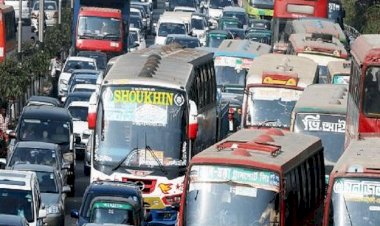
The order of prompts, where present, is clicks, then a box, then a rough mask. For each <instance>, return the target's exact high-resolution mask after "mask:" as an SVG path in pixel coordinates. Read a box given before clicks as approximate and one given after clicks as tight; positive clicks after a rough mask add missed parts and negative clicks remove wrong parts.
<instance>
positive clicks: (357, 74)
mask: <svg viewBox="0 0 380 226" xmlns="http://www.w3.org/2000/svg"><path fill="white" fill-rule="evenodd" d="M351 54H352V64H351V77H350V85H349V87H350V88H349V95H348V106H347V130H346V145H348V143H349V142H350V140H352V139H359V138H361V137H363V136H365V135H372V136H373V135H379V134H380V126H379V123H380V108H379V107H380V105H379V98H380V91H379V88H378V87H380V72H379V71H380V35H361V36H359V37H358V38H357V39H356V40H355V41H354V42H353V44H352V45H351Z"/></svg>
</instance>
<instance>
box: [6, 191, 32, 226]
mask: <svg viewBox="0 0 380 226" xmlns="http://www.w3.org/2000/svg"><path fill="white" fill-rule="evenodd" d="M0 203H1V205H0V214H10V215H17V216H23V217H25V219H26V220H27V221H28V222H33V221H34V214H33V206H34V203H33V196H32V192H31V191H27V190H16V189H7V188H0ZM5 203H7V204H8V205H4V204H5ZM9 204H12V205H9Z"/></svg>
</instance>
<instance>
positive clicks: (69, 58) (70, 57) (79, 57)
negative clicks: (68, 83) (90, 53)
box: [66, 56, 96, 62]
mask: <svg viewBox="0 0 380 226" xmlns="http://www.w3.org/2000/svg"><path fill="white" fill-rule="evenodd" d="M71 60H72V61H86V62H96V60H95V59H94V58H91V57H81V56H69V57H68V58H67V60H66V62H67V61H71Z"/></svg>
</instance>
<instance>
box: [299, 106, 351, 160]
mask: <svg viewBox="0 0 380 226" xmlns="http://www.w3.org/2000/svg"><path fill="white" fill-rule="evenodd" d="M294 131H295V132H298V133H304V134H309V135H313V136H316V137H319V138H321V140H322V145H323V148H324V156H325V164H326V165H333V164H334V163H336V162H337V161H338V159H339V157H340V156H341V155H342V153H343V150H344V135H345V131H346V116H345V115H334V114H311V113H310V114H309V113H298V114H297V115H296V120H295V124H294Z"/></svg>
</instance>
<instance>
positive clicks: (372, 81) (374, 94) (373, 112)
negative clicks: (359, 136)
mask: <svg viewBox="0 0 380 226" xmlns="http://www.w3.org/2000/svg"><path fill="white" fill-rule="evenodd" d="M363 96H364V98H363V111H364V113H365V114H366V115H368V116H370V117H376V118H379V117H380V105H379V98H380V67H369V68H368V69H367V71H366V76H365V80H364V95H363Z"/></svg>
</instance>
